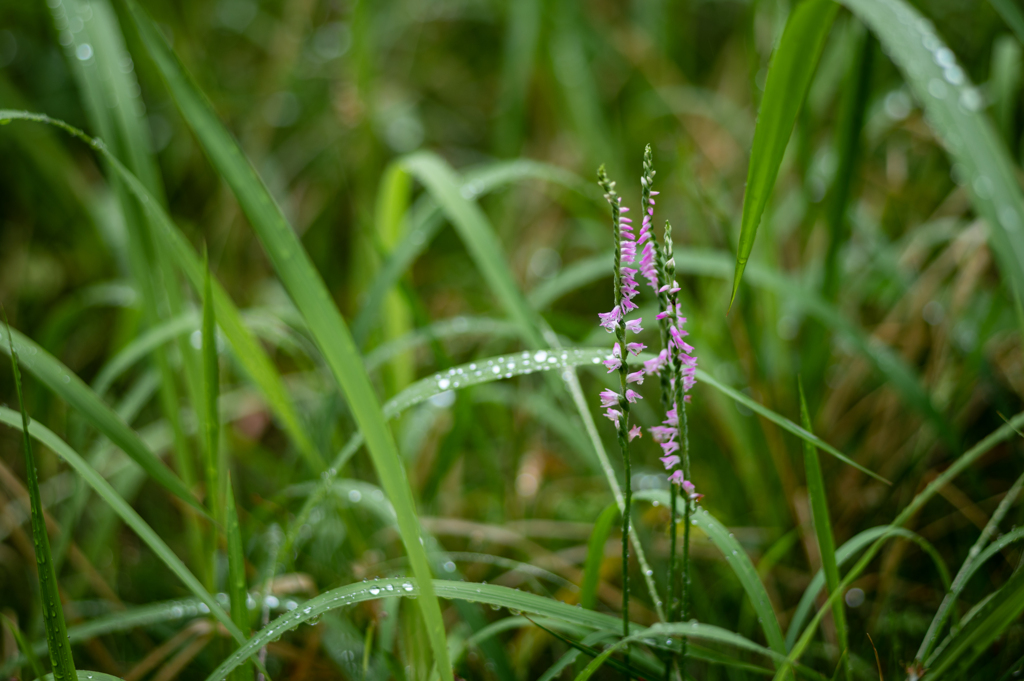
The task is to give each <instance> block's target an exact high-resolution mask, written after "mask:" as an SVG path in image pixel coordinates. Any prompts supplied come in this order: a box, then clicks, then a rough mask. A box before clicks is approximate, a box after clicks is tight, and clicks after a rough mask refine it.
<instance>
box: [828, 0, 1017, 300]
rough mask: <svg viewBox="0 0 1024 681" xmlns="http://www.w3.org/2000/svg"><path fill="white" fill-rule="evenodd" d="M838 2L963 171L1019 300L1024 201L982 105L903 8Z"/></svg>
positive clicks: (929, 32) (951, 58)
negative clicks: (868, 33) (874, 42)
mask: <svg viewBox="0 0 1024 681" xmlns="http://www.w3.org/2000/svg"><path fill="white" fill-rule="evenodd" d="M842 2H843V4H844V5H846V6H847V7H849V8H850V11H852V12H853V13H854V14H855V15H857V17H858V18H859V19H860V20H861V21H863V22H864V23H865V24H867V25H868V27H870V28H871V30H872V31H873V32H874V33H875V35H876V36H878V40H879V42H881V44H882V45H883V47H885V49H886V50H887V51H888V54H889V55H890V58H891V59H892V60H893V62H894V63H895V64H896V66H897V67H899V69H900V70H901V71H902V72H903V75H904V77H905V78H906V80H907V84H908V85H909V86H910V89H911V90H912V91H913V93H914V95H915V96H916V97H917V99H918V100H919V101H920V102H921V103H922V105H923V106H924V110H925V113H926V114H927V117H928V121H929V124H930V125H931V127H932V128H933V129H934V130H935V132H936V133H937V134H938V136H939V138H940V139H941V140H942V142H943V143H944V145H945V147H946V149H947V150H948V151H949V154H950V156H952V158H953V160H954V161H956V162H957V163H960V164H961V165H962V166H963V171H964V177H965V178H966V180H967V182H968V189H969V194H970V197H971V203H972V204H973V206H974V209H975V210H976V211H977V213H978V215H980V216H981V217H983V218H984V219H985V222H986V223H988V234H989V239H990V240H991V246H992V250H993V251H994V252H995V255H996V261H997V262H998V263H999V268H1000V270H1001V272H1002V275H1003V281H1004V283H1005V286H1006V287H1007V289H1008V290H1016V292H1017V294H1018V295H1021V294H1024V239H1022V238H1021V231H1022V230H1024V196H1022V194H1021V189H1020V185H1019V183H1018V182H1017V177H1016V174H1015V172H1014V166H1013V163H1012V161H1011V159H1010V157H1009V155H1008V153H1007V151H1006V148H1005V147H1004V146H1003V144H1001V143H1000V140H999V136H998V135H997V134H996V131H995V130H994V129H993V127H992V124H991V122H990V121H989V119H988V117H987V115H986V114H985V111H984V106H983V105H984V97H983V96H982V94H981V93H980V92H979V91H978V90H977V89H976V88H975V87H974V86H973V85H972V84H971V82H970V80H969V77H968V76H967V75H966V74H965V72H964V70H963V69H962V68H961V67H960V66H959V65H958V64H957V63H956V57H955V55H954V54H953V52H952V51H951V50H950V49H949V48H948V47H946V45H945V44H944V43H943V41H942V39H941V38H940V37H939V36H938V35H936V33H935V29H934V27H933V26H932V24H931V22H930V21H928V20H927V19H926V18H924V17H923V16H922V15H921V13H920V12H919V11H918V10H917V9H915V8H914V7H913V6H911V5H910V4H909V3H907V2H904V0H842ZM1008 4H1009V3H1008ZM1018 14H1019V12H1018ZM940 64H941V65H940ZM1022 297H1024V295H1022Z"/></svg>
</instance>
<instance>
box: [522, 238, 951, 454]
mask: <svg viewBox="0 0 1024 681" xmlns="http://www.w3.org/2000/svg"><path fill="white" fill-rule="evenodd" d="M675 260H676V272H677V273H686V274H693V275H698V276H704V277H714V278H718V279H728V278H729V273H730V271H731V269H732V266H731V257H730V256H729V255H728V254H726V253H723V252H721V251H701V250H694V249H687V250H682V249H680V250H677V251H676V253H675ZM607 263H608V257H605V256H595V257H593V258H588V259H586V260H582V261H579V262H577V263H574V264H573V265H570V266H569V267H567V268H565V270H564V271H563V272H562V274H560V275H559V276H558V277H556V278H554V279H552V280H551V282H550V284H551V285H550V287H549V286H545V287H544V290H543V294H544V295H543V296H541V295H538V296H537V298H536V300H537V301H538V304H539V303H545V304H547V303H550V302H552V301H553V300H554V299H557V298H558V297H559V296H561V295H564V294H565V293H567V292H568V291H570V290H573V289H574V288H577V287H580V286H583V285H585V284H587V283H590V282H592V281H596V280H599V279H601V278H603V277H607V276H609V272H608V265H607ZM746 275H747V281H748V282H749V283H750V284H751V285H752V286H755V287H759V288H762V289H764V290H766V291H770V292H772V293H775V294H776V295H778V296H779V297H781V298H784V299H785V300H786V302H787V304H790V305H793V306H794V308H795V309H798V310H800V311H802V312H805V313H807V314H809V315H811V316H813V317H814V318H815V319H817V320H818V321H820V322H821V323H822V324H824V325H825V326H826V327H828V328H829V329H831V330H832V331H833V332H834V333H835V334H836V335H838V336H840V337H842V338H843V339H845V340H846V341H848V342H849V343H850V344H851V345H852V346H853V347H854V349H855V350H856V351H857V352H858V353H860V354H861V355H862V356H863V357H864V358H865V359H867V360H868V361H869V362H870V363H871V364H872V366H874V368H875V370H876V371H877V372H878V373H879V374H880V375H881V376H882V377H884V378H885V379H886V381H888V382H889V383H891V384H892V386H893V388H894V389H895V390H897V391H898V392H899V393H900V395H901V396H902V397H903V399H904V400H905V401H906V402H907V404H908V405H909V406H911V407H912V408H913V409H915V410H916V411H917V412H919V413H920V414H922V415H923V416H924V417H925V418H927V419H928V422H929V423H930V424H931V426H932V427H933V428H934V429H935V431H936V432H937V433H939V434H940V435H941V436H942V437H943V439H944V440H945V441H946V444H947V445H948V446H949V447H950V448H951V449H954V450H956V449H957V444H958V442H959V436H958V434H957V433H956V432H955V431H954V430H953V429H952V428H951V426H950V425H949V421H948V420H947V419H946V418H945V417H944V416H943V415H942V414H940V413H939V411H938V409H936V407H935V405H934V404H933V403H932V400H931V397H930V396H929V395H928V392H927V391H926V390H925V388H924V386H922V385H921V382H920V380H919V379H918V378H917V376H916V375H915V374H914V372H913V370H912V369H911V368H910V366H909V365H908V364H907V362H906V361H905V360H904V359H903V357H902V356H900V355H899V354H898V353H896V352H894V351H893V350H892V348H890V347H889V346H887V345H885V344H884V343H881V342H878V341H877V340H876V339H874V338H872V337H870V336H868V335H867V334H866V333H864V331H863V330H862V329H861V328H860V327H859V326H857V325H856V324H855V323H853V322H852V321H850V320H849V319H847V318H846V317H845V316H844V315H843V313H842V312H840V311H839V310H838V309H837V308H836V306H835V305H832V304H831V303H829V302H828V301H827V300H825V299H824V298H822V297H821V296H820V295H819V294H818V293H817V291H815V290H813V289H810V288H808V287H806V286H804V285H802V284H800V283H798V282H797V281H795V280H794V279H792V278H790V277H788V276H786V275H783V274H780V273H778V272H774V271H771V270H768V269H766V268H762V267H757V266H756V265H752V266H751V267H750V270H749V271H748V272H746ZM556 282H557V283H556ZM538 293H540V287H538Z"/></svg>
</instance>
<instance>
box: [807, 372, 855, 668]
mask: <svg viewBox="0 0 1024 681" xmlns="http://www.w3.org/2000/svg"><path fill="white" fill-rule="evenodd" d="M797 387H798V388H799V393H800V423H801V424H802V425H803V427H804V430H806V431H807V432H808V433H810V432H811V415H810V413H809V412H808V411H807V400H806V399H805V397H804V384H803V382H802V381H799V382H798V383H797ZM803 444H804V471H805V473H806V475H807V493H808V495H809V496H810V498H811V521H812V523H813V525H814V533H815V535H816V536H817V538H818V553H819V554H821V568H822V571H823V572H824V573H825V583H826V584H827V585H828V590H829V593H831V592H833V591H835V590H836V589H838V588H839V568H838V567H837V566H836V543H835V539H833V537H832V520H831V518H830V517H829V513H828V495H827V493H826V492H825V478H824V477H823V476H822V474H821V462H820V461H819V460H818V452H817V450H816V449H815V447H814V445H812V444H811V443H810V442H808V441H807V440H804V441H803ZM832 617H833V619H834V620H835V626H836V639H837V640H838V643H839V653H840V655H841V654H843V653H844V652H845V651H846V647H847V642H846V641H847V636H846V611H845V610H843V601H842V600H837V601H836V602H835V603H834V604H833V606H832ZM847 660H849V658H847ZM846 668H847V670H846V674H847V678H852V677H851V672H852V669H851V668H850V666H849V664H847V665H846Z"/></svg>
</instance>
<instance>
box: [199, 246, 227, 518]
mask: <svg viewBox="0 0 1024 681" xmlns="http://www.w3.org/2000/svg"><path fill="white" fill-rule="evenodd" d="M203 264H204V265H205V267H204V268H203V269H205V270H206V277H205V279H204V281H203V331H202V353H203V386H204V390H203V412H202V413H203V416H202V418H200V424H201V425H202V429H203V444H204V445H205V446H204V450H205V453H206V503H207V505H208V506H209V507H210V514H211V515H212V516H213V517H214V518H217V519H219V520H220V521H221V522H223V520H224V516H223V515H221V509H223V508H224V502H223V501H222V496H223V494H222V491H221V483H220V468H221V463H220V454H219V452H218V442H219V440H220V414H219V413H218V411H217V399H218V397H219V396H220V365H219V363H218V361H217V319H216V314H215V312H214V305H213V287H212V286H211V285H210V279H211V275H210V269H209V261H208V260H207V258H206V254H205V253H204V254H203ZM197 411H198V410H197Z"/></svg>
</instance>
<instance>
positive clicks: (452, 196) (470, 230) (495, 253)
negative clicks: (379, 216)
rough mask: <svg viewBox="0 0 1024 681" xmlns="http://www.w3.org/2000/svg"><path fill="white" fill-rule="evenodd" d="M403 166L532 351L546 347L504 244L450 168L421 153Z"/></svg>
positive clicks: (427, 153) (412, 156) (433, 157)
mask: <svg viewBox="0 0 1024 681" xmlns="http://www.w3.org/2000/svg"><path fill="white" fill-rule="evenodd" d="M402 165H403V166H404V167H405V169H406V170H407V171H408V172H409V174H411V175H413V176H414V177H415V178H416V179H417V180H419V181H420V182H421V183H423V185H424V186H425V187H426V188H427V190H428V191H429V192H430V193H431V195H432V196H433V197H434V199H435V200H436V201H437V203H438V205H440V206H441V209H442V210H443V211H444V212H445V214H446V215H447V216H448V219H449V220H451V223H452V225H454V227H455V229H456V230H457V231H458V233H459V236H460V237H462V241H463V243H465V245H466V248H467V250H469V252H470V255H471V256H472V258H473V260H474V261H475V262H476V263H477V270H478V271H479V272H480V274H481V276H483V277H484V279H485V280H486V281H487V284H488V285H489V286H490V288H491V290H492V291H494V295H495V296H496V297H497V298H498V301H499V302H500V303H501V305H502V307H504V308H505V309H506V311H507V312H508V313H509V315H510V316H511V317H512V319H513V320H514V321H515V322H516V323H517V324H519V325H520V328H521V329H522V332H523V335H524V338H525V339H526V340H527V342H528V343H529V344H530V346H531V347H534V348H541V347H545V346H546V345H547V343H545V342H544V338H543V336H542V335H541V333H540V331H539V329H540V319H539V317H538V316H537V314H536V313H535V312H534V311H533V309H532V308H530V307H529V306H528V305H526V302H525V300H524V299H523V294H522V292H521V291H520V290H519V287H518V286H517V285H516V283H515V281H514V280H513V279H512V276H511V273H510V272H509V270H508V266H507V265H506V260H505V259H504V258H503V257H502V248H501V244H500V243H499V242H498V239H497V237H496V236H495V235H494V231H493V230H491V229H490V228H489V227H483V226H484V225H487V217H486V216H485V215H484V213H483V211H482V210H481V209H480V207H479V206H478V205H477V204H476V203H474V202H472V201H469V200H467V199H466V198H465V197H464V196H463V195H462V193H461V192H460V191H459V186H460V185H461V182H460V181H459V177H458V175H457V174H456V173H455V171H454V170H452V168H451V166H449V165H448V164H447V163H445V162H444V160H443V159H441V158H440V157H439V156H437V154H433V153H430V152H419V153H416V154H413V155H411V156H406V157H405V158H404V159H402Z"/></svg>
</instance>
